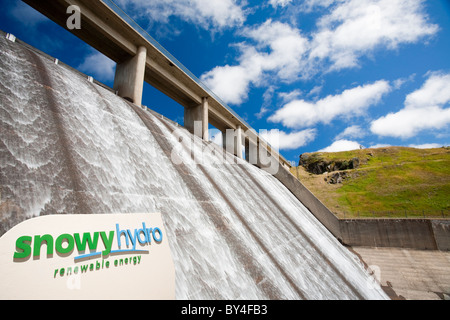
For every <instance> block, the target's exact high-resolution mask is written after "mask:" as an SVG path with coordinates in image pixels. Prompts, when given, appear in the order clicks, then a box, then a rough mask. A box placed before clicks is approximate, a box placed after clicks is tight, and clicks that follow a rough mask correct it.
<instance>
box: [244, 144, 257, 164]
mask: <svg viewBox="0 0 450 320" xmlns="http://www.w3.org/2000/svg"><path fill="white" fill-rule="evenodd" d="M245 160H246V161H247V162H249V163H251V164H257V163H258V143H257V142H254V141H252V140H250V139H245Z"/></svg>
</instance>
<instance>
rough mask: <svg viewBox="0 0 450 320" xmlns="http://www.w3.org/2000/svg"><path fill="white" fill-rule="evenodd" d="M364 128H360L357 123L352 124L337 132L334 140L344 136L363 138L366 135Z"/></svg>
mask: <svg viewBox="0 0 450 320" xmlns="http://www.w3.org/2000/svg"><path fill="white" fill-rule="evenodd" d="M366 134H367V133H366V130H365V129H363V128H361V127H360V126H358V125H353V126H350V127H348V128H346V129H345V130H344V131H343V132H341V133H340V134H338V135H337V136H336V138H334V140H341V139H344V138H353V139H354V138H363V137H364V136H366Z"/></svg>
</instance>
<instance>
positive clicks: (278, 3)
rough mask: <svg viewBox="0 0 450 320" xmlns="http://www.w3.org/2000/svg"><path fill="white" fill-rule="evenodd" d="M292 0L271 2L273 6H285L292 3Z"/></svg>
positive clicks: (272, 0)
mask: <svg viewBox="0 0 450 320" xmlns="http://www.w3.org/2000/svg"><path fill="white" fill-rule="evenodd" d="M291 2H292V0H269V3H270V4H271V5H272V7H274V8H276V7H277V6H280V7H285V6H287V5H288V4H289V3H291Z"/></svg>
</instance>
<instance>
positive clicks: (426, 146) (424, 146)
mask: <svg viewBox="0 0 450 320" xmlns="http://www.w3.org/2000/svg"><path fill="white" fill-rule="evenodd" d="M442 146H443V145H442V144H439V143H424V144H410V145H409V146H408V147H411V148H417V149H432V148H440V147H442Z"/></svg>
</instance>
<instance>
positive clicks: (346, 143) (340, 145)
mask: <svg viewBox="0 0 450 320" xmlns="http://www.w3.org/2000/svg"><path fill="white" fill-rule="evenodd" d="M361 147H362V146H361V145H360V144H359V143H358V142H355V141H350V140H338V141H335V142H333V143H332V144H331V145H330V146H328V147H326V148H324V149H322V150H319V152H341V151H350V150H356V149H360V148H361Z"/></svg>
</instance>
